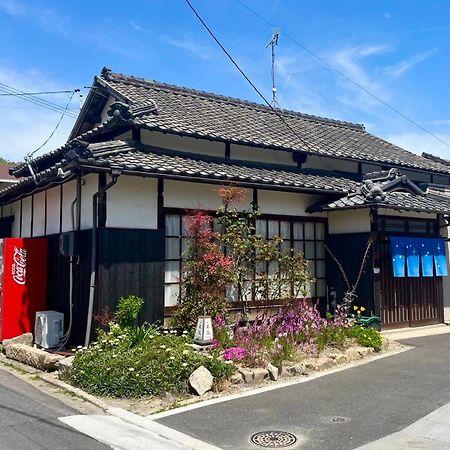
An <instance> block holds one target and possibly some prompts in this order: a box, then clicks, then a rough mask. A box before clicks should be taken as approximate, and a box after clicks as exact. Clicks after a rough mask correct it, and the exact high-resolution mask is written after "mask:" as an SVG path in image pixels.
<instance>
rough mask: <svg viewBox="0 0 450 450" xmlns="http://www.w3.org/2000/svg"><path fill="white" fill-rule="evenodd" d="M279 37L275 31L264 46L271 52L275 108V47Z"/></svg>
mask: <svg viewBox="0 0 450 450" xmlns="http://www.w3.org/2000/svg"><path fill="white" fill-rule="evenodd" d="M279 37H280V33H279V32H278V30H275V31H274V33H273V35H272V39H271V40H270V41H269V43H268V44H267V45H266V48H267V47H269V46H270V48H271V51H272V106H273V107H274V108H275V107H276V105H277V88H276V85H275V46H276V45H278V38H279Z"/></svg>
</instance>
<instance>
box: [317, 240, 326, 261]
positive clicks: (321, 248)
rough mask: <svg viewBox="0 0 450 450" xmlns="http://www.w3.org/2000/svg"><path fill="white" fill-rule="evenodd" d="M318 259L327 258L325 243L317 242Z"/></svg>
mask: <svg viewBox="0 0 450 450" xmlns="http://www.w3.org/2000/svg"><path fill="white" fill-rule="evenodd" d="M316 258H325V242H324V241H317V242H316Z"/></svg>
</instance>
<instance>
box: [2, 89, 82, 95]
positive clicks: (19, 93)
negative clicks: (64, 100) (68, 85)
mask: <svg viewBox="0 0 450 450" xmlns="http://www.w3.org/2000/svg"><path fill="white" fill-rule="evenodd" d="M71 92H80V89H71V90H68V91H42V92H18V93H11V94H9V93H8V94H0V96H21V95H49V94H70V93H71Z"/></svg>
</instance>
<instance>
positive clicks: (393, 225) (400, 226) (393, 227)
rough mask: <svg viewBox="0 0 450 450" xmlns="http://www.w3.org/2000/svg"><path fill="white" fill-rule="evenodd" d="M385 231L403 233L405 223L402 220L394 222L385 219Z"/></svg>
mask: <svg viewBox="0 0 450 450" xmlns="http://www.w3.org/2000/svg"><path fill="white" fill-rule="evenodd" d="M385 230H386V231H387V232H389V231H390V232H398V233H404V232H405V231H406V229H405V221H404V220H401V221H400V220H395V219H386V221H385Z"/></svg>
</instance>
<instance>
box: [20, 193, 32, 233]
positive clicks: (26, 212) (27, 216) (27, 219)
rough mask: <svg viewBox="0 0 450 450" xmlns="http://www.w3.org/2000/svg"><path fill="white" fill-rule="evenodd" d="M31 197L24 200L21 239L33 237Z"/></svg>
mask: <svg viewBox="0 0 450 450" xmlns="http://www.w3.org/2000/svg"><path fill="white" fill-rule="evenodd" d="M31 202H32V200H31V195H30V196H28V197H25V198H24V199H23V200H22V234H21V237H30V236H31Z"/></svg>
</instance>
